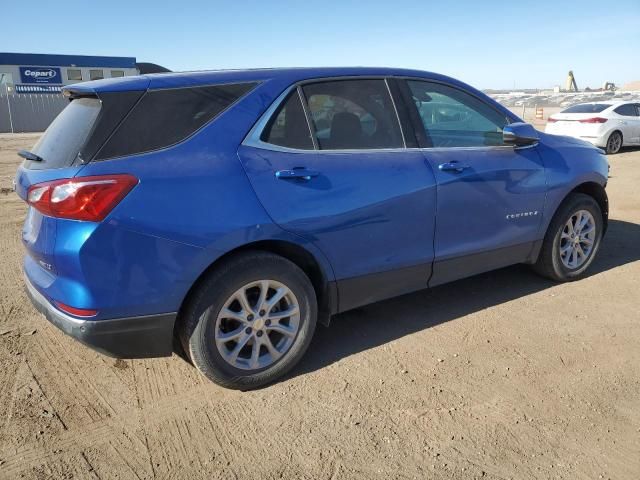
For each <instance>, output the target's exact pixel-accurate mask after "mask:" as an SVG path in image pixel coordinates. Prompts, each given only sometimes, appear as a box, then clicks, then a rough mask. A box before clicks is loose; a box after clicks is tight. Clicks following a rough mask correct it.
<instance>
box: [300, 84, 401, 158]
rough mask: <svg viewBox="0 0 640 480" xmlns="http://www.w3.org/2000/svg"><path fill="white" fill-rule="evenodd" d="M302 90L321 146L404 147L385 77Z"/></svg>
mask: <svg viewBox="0 0 640 480" xmlns="http://www.w3.org/2000/svg"><path fill="white" fill-rule="evenodd" d="M302 90H303V91H304V95H305V97H306V100H307V103H308V106H309V112H310V115H311V121H312V123H313V127H314V132H315V135H316V138H317V140H318V146H319V148H320V149H321V150H342V149H347V150H351V149H355V150H362V149H384V148H402V147H404V141H403V139H402V133H401V130H400V124H399V122H398V115H397V114H396V111H395V108H394V105H393V101H392V100H391V95H390V94H389V89H388V88H387V85H386V83H385V81H384V80H381V79H367V80H337V81H330V82H321V83H313V84H309V85H305V86H304V87H302Z"/></svg>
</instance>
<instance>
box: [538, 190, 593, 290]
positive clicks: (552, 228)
mask: <svg viewBox="0 0 640 480" xmlns="http://www.w3.org/2000/svg"><path fill="white" fill-rule="evenodd" d="M580 210H586V211H587V212H589V213H591V215H592V217H593V219H594V221H595V229H596V231H595V238H593V248H592V250H591V251H590V253H589V254H588V256H587V258H586V260H584V262H583V263H582V264H580V265H579V266H577V267H576V268H569V267H568V266H566V265H565V264H564V263H563V261H562V259H561V254H560V245H561V241H562V240H561V237H562V232H563V230H564V229H565V225H566V224H567V222H568V221H569V219H570V218H572V217H573V215H574V214H575V213H576V212H579V211H580ZM603 227H604V221H603V217H602V210H601V209H600V205H598V202H596V201H595V200H594V199H593V197H590V196H589V195H585V194H582V193H572V194H571V195H569V197H567V198H566V199H565V201H564V202H563V203H562V204H561V205H560V207H559V208H558V210H557V212H556V213H555V215H554V216H553V219H552V220H551V223H550V224H549V228H548V229H547V233H546V235H545V237H544V241H543V244H542V249H541V250H540V255H539V256H538V260H537V262H536V263H535V264H534V266H533V268H534V270H535V271H536V272H537V273H539V274H540V275H542V276H545V277H547V278H550V279H552V280H555V281H557V282H570V281H573V280H578V279H580V278H581V277H582V276H583V275H584V272H585V271H586V270H587V268H589V265H591V263H592V262H593V259H594V258H595V256H596V254H597V253H598V249H599V248H600V242H601V240H602V233H603ZM565 241H566V240H565Z"/></svg>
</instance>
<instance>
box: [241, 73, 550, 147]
mask: <svg viewBox="0 0 640 480" xmlns="http://www.w3.org/2000/svg"><path fill="white" fill-rule="evenodd" d="M389 78H396V79H399V80H415V81H422V82H430V83H438V84H441V85H445V86H447V87H450V88H454V89H457V90H460V91H462V92H464V93H466V94H468V95H471V96H472V97H474V98H476V99H477V100H478V101H481V102H482V103H484V104H485V105H487V106H488V107H490V108H492V109H493V110H494V111H496V113H500V114H502V113H503V112H501V111H499V110H498V109H496V108H495V107H494V106H493V105H490V104H488V103H487V102H486V101H485V100H484V99H483V98H480V97H478V96H477V95H475V94H474V93H473V92H469V91H467V90H465V89H463V88H461V87H458V86H456V85H452V84H451V83H448V82H445V81H442V80H436V79H431V78H424V77H412V76H406V75H366V76H360V75H346V76H342V77H341V76H337V77H336V76H332V77H318V78H310V79H305V80H301V81H298V82H296V83H294V84H293V85H290V86H289V87H287V88H286V89H285V90H284V91H283V92H282V93H281V94H280V95H279V96H278V97H277V98H276V99H275V100H274V101H273V102H272V104H271V105H270V106H269V108H268V109H267V110H266V111H265V112H264V113H263V114H262V115H261V116H260V118H259V119H258V121H257V122H256V123H255V124H254V126H253V127H252V128H251V130H249V133H248V134H247V135H246V137H245V139H244V140H243V141H242V144H241V145H244V146H247V147H254V148H260V149H263V150H271V151H274V152H285V153H309V152H323V153H336V154H345V153H358V152H362V153H376V152H379V153H398V152H406V151H416V150H420V151H425V152H430V151H440V150H445V151H452V150H454V151H466V150H475V151H485V150H496V149H499V150H505V149H509V150H519V149H521V148H534V147H536V146H537V145H538V143H535V144H533V145H527V146H526V147H519V148H516V147H515V146H513V145H486V146H472V147H419V146H418V147H407V146H406V140H405V132H404V129H403V128H402V122H400V115H399V114H398V110H397V107H396V104H395V100H394V98H393V95H392V93H391V90H390V88H389V82H388V79H389ZM338 80H384V82H385V85H386V86H387V91H388V92H389V96H390V97H391V102H392V104H393V108H394V111H395V113H396V119H397V121H398V126H399V128H400V133H401V135H402V142H403V144H404V147H393V148H369V149H365V148H353V149H339V150H320V149H319V147H318V144H317V139H316V138H315V135H314V133H313V126H312V125H311V123H310V122H311V119H310V113H309V112H308V106H307V104H306V99H305V98H304V94H303V93H302V91H301V90H302V86H304V85H307V84H310V83H319V82H331V81H338ZM294 89H296V90H297V91H298V96H299V97H300V101H301V102H302V108H303V110H304V112H305V115H306V117H307V127H308V128H309V134H310V135H311V139H312V141H313V144H314V149H313V150H312V149H308V150H305V149H300V148H289V147H283V146H280V145H274V144H272V143H267V142H264V141H262V140H261V139H260V136H261V135H262V132H263V130H264V128H265V127H266V125H267V123H268V122H269V120H270V119H271V117H272V115H273V114H274V113H275V111H276V110H277V109H278V108H279V107H280V104H281V103H282V102H283V101H284V100H285V99H286V97H287V96H288V95H289V93H291V91H292V90H294ZM505 118H506V120H507V121H508V122H510V123H512V122H513V120H514V119H513V118H509V117H505Z"/></svg>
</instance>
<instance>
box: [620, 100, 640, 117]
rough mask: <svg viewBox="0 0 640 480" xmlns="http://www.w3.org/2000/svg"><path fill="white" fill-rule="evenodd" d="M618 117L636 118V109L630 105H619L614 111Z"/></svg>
mask: <svg viewBox="0 0 640 480" xmlns="http://www.w3.org/2000/svg"><path fill="white" fill-rule="evenodd" d="M614 112H616V113H617V114H618V115H624V116H625V117H637V116H638V114H637V113H636V107H635V106H633V105H632V104H630V103H627V104H626V105H620V106H619V107H618V108H616V109H615V110H614Z"/></svg>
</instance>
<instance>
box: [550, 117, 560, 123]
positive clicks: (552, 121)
mask: <svg viewBox="0 0 640 480" xmlns="http://www.w3.org/2000/svg"><path fill="white" fill-rule="evenodd" d="M557 121H558V120H556V119H555V118H553V117H549V118H547V122H548V123H556V122H557Z"/></svg>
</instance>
